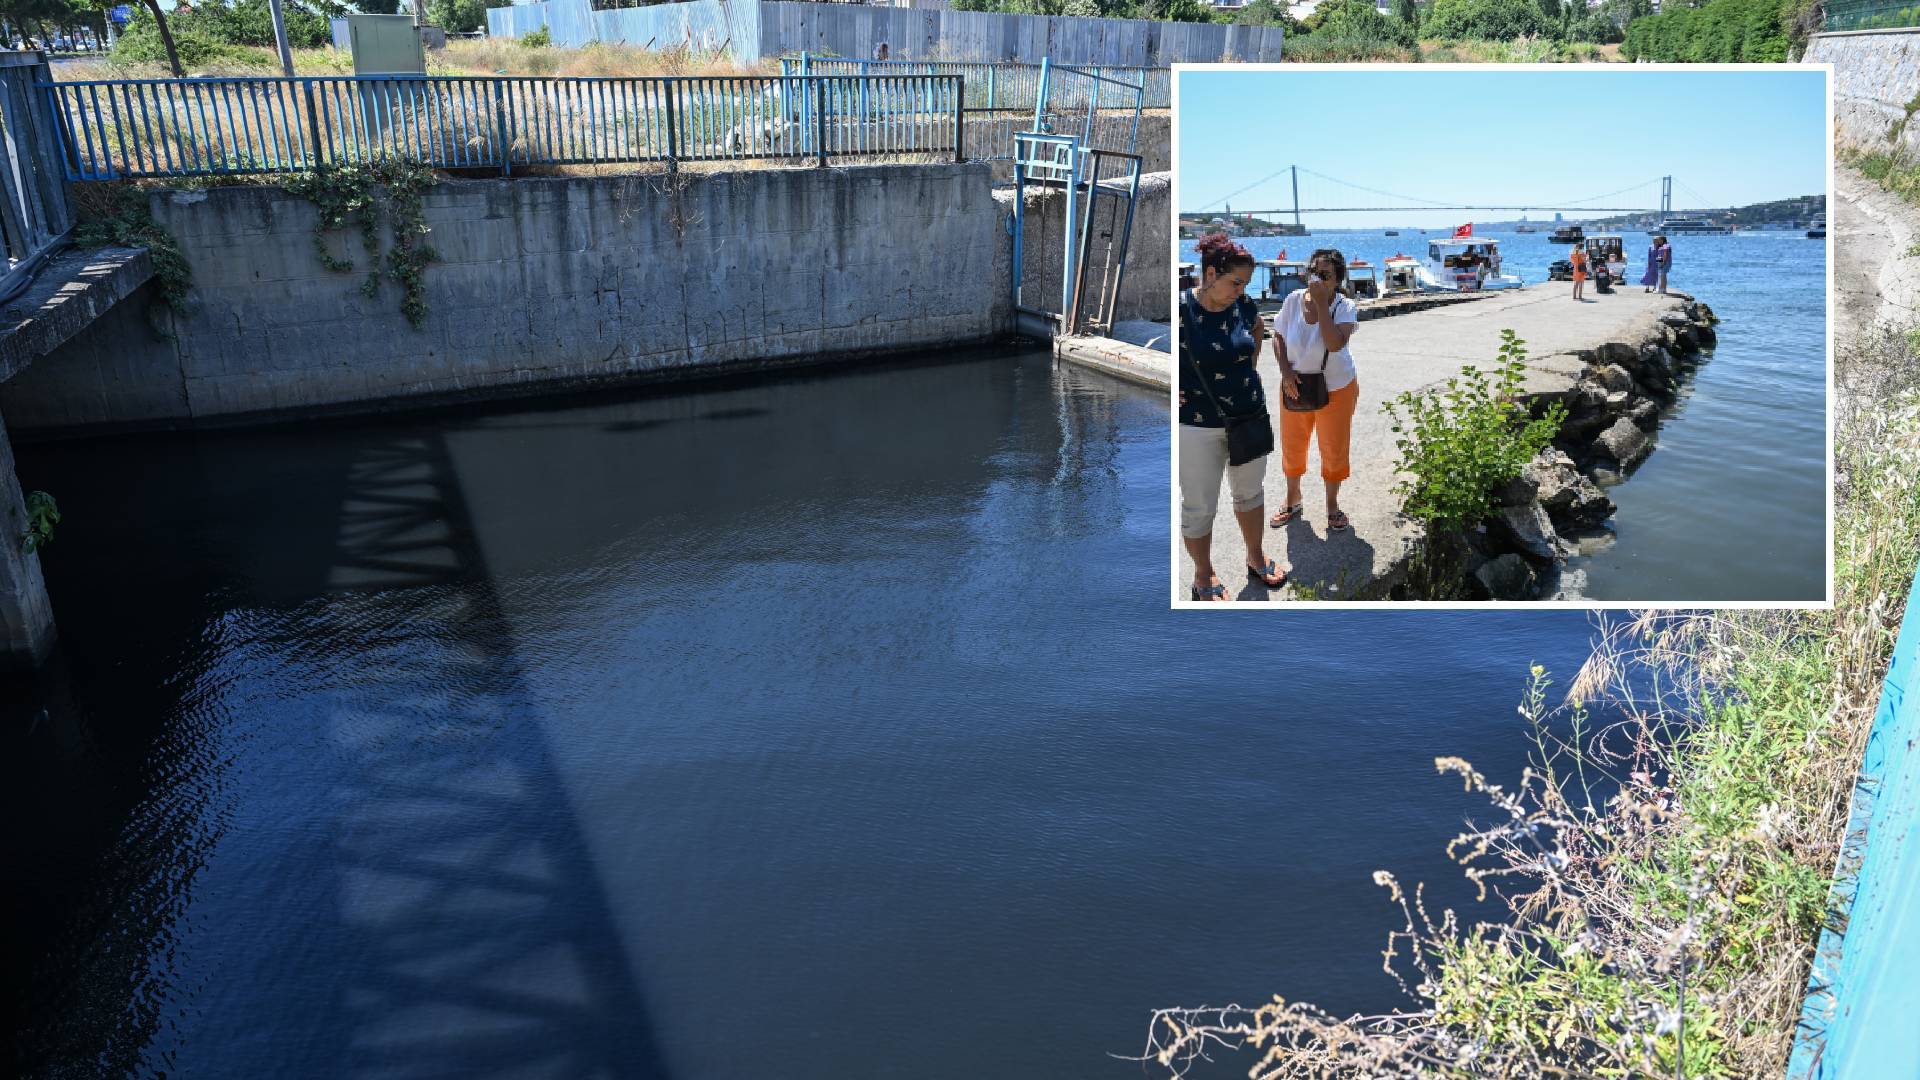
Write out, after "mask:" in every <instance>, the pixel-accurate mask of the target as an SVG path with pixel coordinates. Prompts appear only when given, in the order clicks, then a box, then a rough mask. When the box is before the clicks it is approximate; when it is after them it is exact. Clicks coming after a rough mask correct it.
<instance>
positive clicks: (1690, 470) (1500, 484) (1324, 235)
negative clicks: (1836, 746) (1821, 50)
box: [1172, 65, 1832, 607]
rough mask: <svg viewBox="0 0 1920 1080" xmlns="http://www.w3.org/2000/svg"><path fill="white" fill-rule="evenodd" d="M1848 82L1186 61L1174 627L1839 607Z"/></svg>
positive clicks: (1772, 73) (1714, 72)
mask: <svg viewBox="0 0 1920 1080" xmlns="http://www.w3.org/2000/svg"><path fill="white" fill-rule="evenodd" d="M1829 78H1830V72H1829V71H1828V70H1827V69H1825V68H1821V67H1800V68H1790V69H1783V68H1779V67H1759V66H1754V67H1745V66H1727V67H1715V68H1701V67H1697V66H1691V67H1667V66H1661V65H1639V66H1635V67H1632V68H1627V69H1603V68H1580V67H1566V66H1559V67H1546V66H1526V67H1502V68H1494V69H1488V68H1459V67H1446V68H1434V67H1420V66H1394V67H1382V66H1379V65H1369V66H1367V67H1365V68H1357V67H1356V68H1347V67H1311V66H1300V65H1290V66H1287V67H1284V68H1282V67H1279V66H1249V65H1236V66H1231V67H1225V66H1203V67H1195V66H1179V67H1176V68H1175V71H1174V80H1175V97H1174V106H1175V115H1174V155H1173V164H1174V185H1173V195H1174V201H1175V205H1176V206H1177V208H1178V211H1177V213H1178V229H1177V240H1176V244H1177V250H1178V269H1177V274H1178V282H1177V285H1176V295H1175V302H1174V333H1175V335H1176V337H1177V339H1178V347H1177V349H1176V356H1175V362H1176V366H1177V368H1178V375H1177V379H1176V380H1175V382H1176V386H1175V393H1174V401H1173V408H1174V412H1175V420H1176V425H1175V430H1176V436H1175V439H1174V449H1173V459H1174V466H1173V472H1174V476H1173V487H1174V492H1173V494H1174V498H1173V502H1174V510H1173V531H1174V534H1175V537H1174V543H1173V545H1172V547H1173V558H1172V561H1173V567H1174V582H1173V589H1174V593H1173V599H1174V602H1175V604H1176V605H1178V606H1195V607H1199V606H1205V607H1213V606H1215V605H1226V604H1229V603H1232V602H1236V601H1238V602H1246V601H1335V602H1378V601H1387V602H1396V601H1397V602H1426V603H1453V604H1481V603H1487V602H1495V603H1502V602H1504V603H1515V604H1534V605H1537V604H1542V603H1547V604H1561V605H1567V604H1576V605H1587V606H1616V607H1625V606H1633V607H1642V606H1687V605H1693V604H1704V603H1712V604H1717V605H1727V604H1741V603H1750V604H1764V605H1768V606H1822V605H1824V604H1826V603H1828V602H1830V601H1829V598H1830V596H1831V571H1830V567H1831V566H1832V551H1831V548H1832V540H1831V537H1832V526H1831V513H1830V507H1831V505H1832V501H1831V498H1830V493H1831V477H1832V470H1831V468H1830V452H1829V447H1830V445H1831V439H1830V438H1829V430H1830V409H1829V397H1830V388H1831V376H1830V370H1831V360H1830V345H1829V341H1830V337H1831V330H1832V327H1831V325H1830V316H1829V308H1830V300H1829V298H1830V295H1831V293H1832V287H1831V271H1830V267H1831V264H1832V260H1831V257H1830V254H1831V253H1830V250H1829V248H1828V243H1827V239H1826V214H1827V200H1828V194H1829V191H1830V187H1831V178H1832V150H1831V147H1832V140H1831V138H1830V136H1829V127H1828V116H1829V109H1828V94H1829V87H1828V82H1829Z"/></svg>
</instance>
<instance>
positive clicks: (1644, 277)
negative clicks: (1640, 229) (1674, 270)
mask: <svg viewBox="0 0 1920 1080" xmlns="http://www.w3.org/2000/svg"><path fill="white" fill-rule="evenodd" d="M1672 260H1673V249H1672V248H1670V247H1668V246H1667V238H1666V237H1664V236H1660V235H1658V234H1655V235H1654V238H1653V243H1651V244H1648V245H1647V270H1646V273H1643V274H1641V275H1640V284H1642V285H1645V286H1646V287H1647V289H1646V291H1647V292H1652V291H1653V288H1654V286H1656V285H1658V286H1659V287H1660V292H1661V293H1662V294H1663V295H1664V294H1665V293H1666V291H1667V267H1668V266H1670V265H1672Z"/></svg>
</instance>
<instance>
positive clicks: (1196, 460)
mask: <svg viewBox="0 0 1920 1080" xmlns="http://www.w3.org/2000/svg"><path fill="white" fill-rule="evenodd" d="M1221 473H1225V474H1226V476H1227V488H1228V490H1229V491H1230V492H1231V493H1232V495H1233V508H1234V509H1235V510H1237V511H1239V512H1241V513H1245V512H1247V511H1248V510H1258V509H1260V508H1261V507H1262V506H1263V505H1265V504H1266V501H1267V492H1266V483H1267V459H1266V456H1265V455H1262V456H1260V457H1257V458H1254V459H1253V460H1252V461H1249V462H1247V463H1246V464H1245V465H1229V464H1227V429H1226V428H1223V427H1199V426H1197V425H1194V424H1181V425H1180V535H1182V536H1184V537H1186V538H1187V539H1189V540H1196V539H1199V538H1200V537H1202V536H1205V535H1207V534H1208V533H1210V532H1212V531H1213V516H1214V514H1215V513H1216V512H1217V511H1218V510H1219V509H1220V474H1221Z"/></svg>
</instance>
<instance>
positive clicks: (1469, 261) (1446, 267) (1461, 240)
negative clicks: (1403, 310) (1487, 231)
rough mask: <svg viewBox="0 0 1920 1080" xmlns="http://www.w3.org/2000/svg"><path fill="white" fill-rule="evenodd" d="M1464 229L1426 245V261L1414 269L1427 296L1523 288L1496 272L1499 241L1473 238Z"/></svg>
mask: <svg viewBox="0 0 1920 1080" xmlns="http://www.w3.org/2000/svg"><path fill="white" fill-rule="evenodd" d="M1471 228H1472V226H1464V227H1463V228H1461V229H1457V230H1455V231H1454V234H1453V236H1451V237H1449V238H1447V239H1445V240H1429V241H1427V259H1426V261H1425V262H1424V263H1421V264H1420V265H1419V267H1418V274H1419V279H1420V287H1421V288H1422V289H1426V290H1428V291H1431V292H1479V291H1481V290H1485V289H1517V288H1519V287H1521V286H1522V285H1524V284H1526V283H1525V282H1523V281H1521V280H1520V278H1519V276H1518V275H1516V274H1506V273H1502V272H1501V268H1500V241H1498V240H1494V239H1491V238H1489V237H1485V236H1475V235H1473V234H1472V232H1470V231H1468V230H1470V229H1471Z"/></svg>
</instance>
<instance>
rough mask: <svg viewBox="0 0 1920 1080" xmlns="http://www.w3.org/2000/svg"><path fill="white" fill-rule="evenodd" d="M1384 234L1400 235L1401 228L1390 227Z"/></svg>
mask: <svg viewBox="0 0 1920 1080" xmlns="http://www.w3.org/2000/svg"><path fill="white" fill-rule="evenodd" d="M1383 235H1386V236H1399V235H1400V230H1399V229H1388V230H1387V231H1386V232H1385V233H1384V234H1383Z"/></svg>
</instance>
